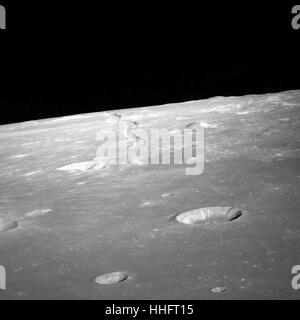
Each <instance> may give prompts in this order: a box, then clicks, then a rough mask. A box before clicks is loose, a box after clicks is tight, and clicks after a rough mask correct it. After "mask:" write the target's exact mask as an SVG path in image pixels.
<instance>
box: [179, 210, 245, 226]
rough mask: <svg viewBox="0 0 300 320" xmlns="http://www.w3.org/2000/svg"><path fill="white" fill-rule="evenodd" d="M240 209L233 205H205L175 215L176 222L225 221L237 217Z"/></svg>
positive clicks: (240, 211)
mask: <svg viewBox="0 0 300 320" xmlns="http://www.w3.org/2000/svg"><path fill="white" fill-rule="evenodd" d="M242 214H243V212H242V210H240V209H238V208H233V207H206V208H199V209H194V210H190V211H186V212H183V213H180V214H178V215H177V216H175V219H176V221H177V222H180V223H184V224H191V225H192V224H214V223H225V222H230V221H233V220H235V219H238V218H239V217H240V216H241V215H242Z"/></svg>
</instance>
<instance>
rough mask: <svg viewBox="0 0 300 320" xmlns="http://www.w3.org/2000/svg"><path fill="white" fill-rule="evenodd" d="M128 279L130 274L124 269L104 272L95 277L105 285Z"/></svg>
mask: <svg viewBox="0 0 300 320" xmlns="http://www.w3.org/2000/svg"><path fill="white" fill-rule="evenodd" d="M127 279H128V274H127V273H126V272H124V271H117V272H111V273H106V274H103V275H101V276H99V277H97V278H96V279H95V282H96V283H98V284H103V285H111V284H116V283H120V282H123V281H125V280H127Z"/></svg>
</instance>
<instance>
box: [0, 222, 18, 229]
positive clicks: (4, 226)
mask: <svg viewBox="0 0 300 320" xmlns="http://www.w3.org/2000/svg"><path fill="white" fill-rule="evenodd" d="M17 227H18V222H17V221H3V220H1V219H0V232H5V231H9V230H12V229H15V228H17Z"/></svg>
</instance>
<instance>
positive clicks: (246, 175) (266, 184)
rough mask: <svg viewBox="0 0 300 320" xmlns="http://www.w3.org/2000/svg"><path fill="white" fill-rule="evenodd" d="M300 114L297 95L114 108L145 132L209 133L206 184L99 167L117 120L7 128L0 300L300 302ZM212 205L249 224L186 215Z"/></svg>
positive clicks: (0, 180)
mask: <svg viewBox="0 0 300 320" xmlns="http://www.w3.org/2000/svg"><path fill="white" fill-rule="evenodd" d="M299 108H300V91H288V92H282V93H276V94H265V95H248V96H242V97H214V98H211V99H207V100H200V101H190V102H185V103H177V104H169V105H162V106H152V107H144V108H132V109H123V110H118V111H116V112H117V114H118V115H119V118H120V119H126V121H127V122H126V123H133V124H134V126H135V127H134V128H144V129H147V130H150V129H163V128H164V129H167V130H170V132H172V131H173V130H177V129H180V130H181V129H185V128H192V129H193V128H196V127H197V124H200V126H201V127H202V128H204V133H205V157H204V158H205V163H204V170H203V172H202V174H200V175H186V174H185V168H186V166H185V165H178V164H170V165H167V164H164V165H162V164H158V165H145V164H142V163H138V162H136V163H132V164H113V163H112V162H110V161H107V160H108V159H104V158H103V159H100V158H99V156H98V155H97V150H98V148H99V147H100V145H101V142H100V141H99V139H97V135H98V134H99V132H102V133H105V132H109V130H111V129H113V128H114V127H115V125H116V121H120V119H119V120H118V119H117V118H118V117H117V116H115V119H113V116H112V115H113V112H110V111H108V112H99V113H93V114H82V115H75V116H68V117H62V118H56V119H45V120H40V121H29V122H25V123H16V124H10V125H3V126H1V127H0V158H1V162H0V265H2V266H3V267H5V270H6V290H0V299H116V300H118V299H299V298H300V290H298V291H297V290H294V289H293V288H292V285H291V282H292V278H293V277H294V275H293V274H292V273H291V270H292V268H293V266H294V265H300V251H299V248H300V216H299V207H300V201H299V199H300V197H299V182H300V172H299V169H300V164H299V149H300V145H299V133H300V131H299V130H300V129H299V125H300V109H299ZM127 127H130V125H128V126H127ZM127 138H128V140H130V141H131V142H132V144H134V143H135V142H134V139H135V136H134V135H128V137H127ZM104 160H105V161H104ZM207 208H219V210H220V208H225V209H226V210H227V209H228V210H229V209H230V208H238V210H240V211H234V212H239V213H242V214H236V215H235V217H234V219H229V218H226V219H223V220H225V221H222V222H223V223H207V224H206V223H191V224H189V223H180V222H179V221H178V219H174V217H177V218H178V217H179V215H180V214H183V215H181V217H184V219H188V221H196V222H197V221H198V220H199V219H200V220H201V219H202V220H203V219H204V218H206V217H207V216H208V218H210V217H211V216H209V214H208V213H207V212H215V211H209V210H212V209H207ZM225 209H224V210H225ZM192 210H196V211H194V213H195V212H196V213H197V212H198V213H197V214H198V216H197V217H196V218H195V217H194V216H191V215H190V214H187V212H190V211H192ZM201 210H202V211H201ZM224 210H223V211H222V210H221V211H222V212H223V213H222V214H223V216H225V215H226V214H225V212H227V211H226V210H225V211H224ZM199 212H202V214H201V217H200V214H199ZM203 212H204V213H203ZM205 215H207V216H205ZM212 215H213V218H216V214H215V213H212ZM172 217H173V218H172ZM199 217H200V218H199ZM203 217H204V218H203ZM184 219H183V220H184ZM197 219H198V220H197ZM179 220H180V218H179ZM120 270H126V273H122V271H120ZM128 274H129V275H134V277H130V279H127V275H128ZM103 283H105V285H103Z"/></svg>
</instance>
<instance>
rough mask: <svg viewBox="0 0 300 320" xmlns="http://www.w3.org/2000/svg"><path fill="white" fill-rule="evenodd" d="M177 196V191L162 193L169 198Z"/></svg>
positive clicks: (163, 196)
mask: <svg viewBox="0 0 300 320" xmlns="http://www.w3.org/2000/svg"><path fill="white" fill-rule="evenodd" d="M174 196H175V193H172V192H171V193H163V194H162V195H161V197H162V198H169V197H174Z"/></svg>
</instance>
